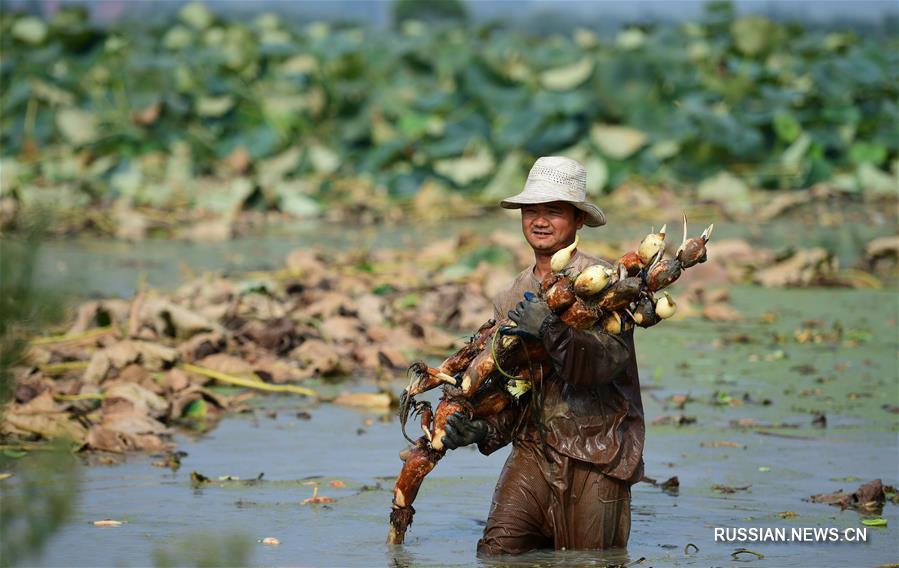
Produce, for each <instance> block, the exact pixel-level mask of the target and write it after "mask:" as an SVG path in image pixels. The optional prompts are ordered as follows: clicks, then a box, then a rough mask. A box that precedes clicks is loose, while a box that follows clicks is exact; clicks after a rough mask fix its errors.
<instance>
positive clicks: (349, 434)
mask: <svg viewBox="0 0 899 568" xmlns="http://www.w3.org/2000/svg"><path fill="white" fill-rule="evenodd" d="M734 303H735V305H736V306H737V307H738V308H740V309H741V310H743V311H744V313H745V314H746V315H747V319H746V321H744V322H741V323H737V324H727V325H724V324H713V323H708V322H702V321H697V320H688V321H684V322H666V325H664V326H660V327H657V328H655V329H654V330H653V331H652V332H651V333H648V332H642V333H640V334H639V335H638V350H639V359H640V364H641V376H642V379H643V382H644V385H645V390H644V402H645V404H646V414H647V419H648V421H652V420H654V419H656V418H658V417H660V416H663V415H666V414H672V415H675V414H678V413H684V414H686V415H689V416H694V417H695V418H696V420H697V421H696V423H695V424H692V425H685V426H679V427H678V426H652V425H651V426H649V428H648V432H647V447H646V452H645V458H646V473H647V475H648V476H650V477H654V478H656V479H659V480H663V479H667V478H668V477H670V476H673V475H676V476H678V477H679V479H680V484H681V485H680V491H679V494H678V495H676V496H675V495H669V494H666V493H664V492H662V491H661V490H659V489H657V488H655V487H653V486H651V485H649V484H646V483H641V484H638V485H636V486H635V487H634V489H633V528H632V534H631V540H630V546H629V548H628V550H627V551H626V552H623V551H614V552H604V553H594V552H545V553H537V554H531V555H527V556H526V557H525V558H522V559H520V560H521V561H522V562H528V563H531V562H536V563H539V564H541V565H599V566H602V565H606V564H609V563H615V562H619V563H620V562H625V561H633V560H637V559H639V558H641V557H646V558H647V560H646V561H645V562H644V563H643V564H642V565H647V566H672V565H673V566H710V565H715V566H721V565H743V564H745V563H752V564H757V565H767V566H811V565H815V566H840V567H842V566H873V565H877V564H881V563H887V562H895V561H896V560H897V547H896V542H899V540H897V527H899V514H897V513H899V507H897V506H896V505H892V504H887V506H886V507H885V510H884V512H883V515H882V516H883V518H885V519H887V521H888V523H889V525H888V527H887V528H868V530H867V538H868V541H867V542H865V543H850V542H839V543H796V542H792V543H752V542H730V543H728V542H719V543H716V542H714V528H715V527H729V528H733V527H746V528H749V527H783V528H786V529H787V532H788V534H789V533H790V530H791V529H792V528H794V527H797V528H801V527H828V528H829V527H836V528H838V529H840V530H841V531H842V530H843V529H846V528H850V527H862V526H863V525H862V523H861V520H862V518H863V517H861V516H860V515H859V514H858V513H856V512H854V511H850V510H847V511H840V510H839V509H838V508H835V507H829V506H826V505H820V504H812V503H808V502H806V501H805V500H804V499H806V498H807V497H809V496H810V495H812V494H816V493H822V492H827V491H835V490H837V489H839V488H845V489H848V490H854V489H855V488H856V487H857V486H858V485H860V484H861V483H863V482H865V481H869V480H871V479H875V478H878V477H879V478H882V479H883V480H884V482H885V483H890V484H895V483H896V481H897V465H896V464H897V458H899V454H897V438H896V432H897V426H896V415H895V414H891V413H889V412H887V411H886V410H885V409H883V408H882V406H883V405H884V404H887V403H889V404H896V403H897V402H899V401H897V400H896V395H897V363H896V353H897V343H896V335H895V325H896V317H897V313H896V302H895V299H894V296H893V295H892V294H891V293H888V292H871V291H865V292H857V291H804V290H797V291H764V290H759V289H756V288H751V287H743V288H737V289H736V290H735V292H734ZM872 306H877V307H878V309H877V310H872V309H871V307H872ZM763 311H771V312H774V313H777V314H778V319H777V321H775V322H774V323H761V322H760V321H759V319H758V316H760V315H761V314H762V312H763ZM809 319H818V320H821V321H822V322H823V324H822V325H823V326H824V328H825V329H826V328H827V327H829V326H830V325H832V324H833V322H834V321H839V322H840V323H841V324H842V326H843V328H844V338H845V337H851V338H854V339H852V340H851V341H852V342H850V343H846V344H843V343H837V344H835V343H831V342H823V343H818V344H816V343H798V342H796V341H795V340H793V339H791V338H792V333H793V330H795V329H796V328H798V327H800V326H802V325H803V321H806V320H809ZM777 334H780V335H783V336H786V337H787V338H786V339H783V340H780V341H778V340H776V339H775V337H776V335H777ZM738 336H745V337H738ZM721 337H730V338H731V339H734V340H736V341H738V342H735V343H729V344H726V345H722V344H721V343H720V338H721ZM716 338H717V339H719V342H716V341H715V340H716ZM843 341H846V339H844V340H843ZM355 388H362V389H364V388H366V385H357V386H356V387H355ZM396 388H397V389H399V388H400V384H399V383H397V384H396ZM716 393H718V394H716ZM720 393H725V394H720ZM744 393H748V398H749V401H743V397H744ZM672 394H689V395H690V396H691V397H692V399H695V401H694V402H688V403H687V404H686V406H685V408H683V409H682V410H679V409H674V408H671V407H669V406H670V405H669V403H666V402H665V400H666V399H667V398H668V397H669V396H670V395H672ZM726 397H730V399H727V398H726ZM713 399H714V400H715V401H716V402H722V401H726V400H739V401H741V403H740V404H737V403H733V402H728V403H726V404H711V402H712V400H713ZM766 399H767V400H769V401H770V403H769V404H763V402H764V401H765V400H766ZM753 401H754V402H753ZM260 404H261V405H262V407H260V408H259V409H258V410H257V411H256V412H255V413H254V414H253V415H239V416H234V417H231V418H228V419H225V420H224V421H223V422H222V423H221V424H220V425H219V426H218V427H217V428H216V429H214V430H213V431H212V432H211V433H208V434H206V435H204V436H200V437H196V436H187V435H181V436H179V438H178V442H179V446H180V448H181V449H183V450H185V451H186V452H188V454H189V455H188V456H187V457H186V458H185V459H184V462H183V466H182V468H181V469H180V470H179V471H178V472H176V473H172V472H170V471H169V470H166V469H160V468H155V467H152V466H151V465H150V463H151V461H152V459H151V458H141V457H134V458H130V459H129V460H128V461H127V462H126V463H125V464H123V465H118V466H105V467H104V466H94V467H89V468H85V470H84V472H83V474H84V483H83V485H82V490H81V494H80V504H79V507H78V509H77V512H76V514H75V515H74V517H73V518H72V519H71V520H70V521H69V522H68V523H67V525H66V526H65V527H64V529H63V530H62V532H61V533H60V534H59V535H58V536H57V537H55V538H54V540H53V541H52V542H51V544H50V546H49V547H48V549H47V550H46V553H45V554H44V556H43V557H42V558H41V559H40V562H39V563H40V564H43V565H53V566H62V565H67V566H76V565H77V566H141V565H146V564H148V563H151V562H152V561H153V558H154V554H156V553H158V552H159V550H166V549H167V548H166V547H169V548H172V549H173V550H175V551H178V550H179V548H178V547H179V546H181V547H183V546H185V545H183V544H179V543H180V542H182V539H183V538H185V537H187V538H188V540H189V541H190V542H193V543H196V544H194V545H192V546H203V543H204V542H205V540H204V539H205V538H207V537H208V536H209V535H229V534H232V533H234V534H240V535H243V536H244V537H246V538H247V540H248V541H249V545H248V546H249V550H248V554H249V555H250V556H249V557H250V559H251V562H252V563H254V564H261V565H277V566H283V565H302V566H307V565H308V566H372V565H392V566H429V565H435V566H437V565H439V566H450V565H471V564H474V563H480V564H484V565H492V564H493V562H492V561H487V560H478V559H477V558H476V556H475V545H476V542H477V539H478V538H479V536H480V532H481V530H482V528H483V522H484V519H485V518H486V514H487V510H488V507H489V503H490V496H491V493H492V490H493V485H494V483H495V481H496V478H497V475H498V473H499V470H500V468H501V466H502V463H503V460H504V459H505V457H506V455H507V451H501V452H498V453H497V454H495V455H493V456H490V457H486V458H485V457H483V456H481V455H480V454H478V453H477V452H475V451H472V450H469V449H463V450H460V451H456V452H453V453H452V454H451V455H450V456H448V457H447V458H446V459H445V460H444V461H443V462H441V463H440V464H439V466H438V467H437V469H436V470H435V471H434V472H433V473H432V474H431V475H430V476H429V478H428V479H427V480H426V481H425V485H424V486H423V488H422V491H421V493H420V495H419V498H418V500H417V502H416V507H417V509H418V513H417V515H416V517H415V523H414V524H413V526H412V528H411V530H410V533H409V537H408V541H407V544H406V545H405V546H403V547H397V548H391V547H388V546H386V545H385V544H384V542H383V541H384V537H385V535H386V526H387V525H386V516H387V513H388V511H389V507H390V498H391V493H390V487H391V479H390V477H391V476H394V475H396V473H397V472H398V471H399V468H400V461H399V459H398V458H397V452H398V450H399V449H401V448H402V447H403V439H402V437H401V435H400V432H399V426H398V424H397V422H396V420H395V419H393V418H392V417H386V416H379V415H378V414H373V413H368V412H360V411H355V410H350V409H346V408H341V407H336V406H333V405H319V406H312V407H309V406H307V405H306V403H305V402H304V401H303V399H301V398H294V397H268V398H265V399H264V400H262V401H261V403H260ZM272 410H274V411H275V412H276V416H274V417H272V416H271V415H270V414H269V411H272ZM303 410H306V411H308V412H309V413H310V414H311V419H309V420H306V419H303V418H300V417H298V416H297V413H298V412H299V411H303ZM814 411H822V412H824V413H825V414H826V416H827V427H826V428H818V427H814V426H813V425H812V418H813V416H812V412H814ZM741 418H744V419H746V418H751V419H754V420H755V421H757V422H758V423H769V424H771V425H772V426H768V427H763V428H750V429H746V428H742V429H741V428H735V427H733V426H732V425H731V421H732V420H738V419H741ZM784 424H786V427H780V426H783V425H784ZM762 432H764V433H765V434H763V433H762ZM720 442H727V443H728V444H726V445H721V444H720ZM734 445H735V446H736V447H731V446H734ZM716 446H718V447H716ZM192 470H195V471H198V472H201V473H203V474H204V475H206V476H209V477H212V478H217V477H218V476H223V475H232V476H239V477H241V478H242V479H250V478H255V477H256V476H258V474H260V473H264V476H263V480H262V481H261V482H259V483H256V484H252V485H242V484H238V483H227V482H225V483H213V484H210V485H208V486H204V487H202V488H194V487H192V485H191V482H190V472H191V471H192ZM309 480H318V481H319V482H320V485H321V494H323V495H326V496H329V497H333V498H335V499H337V501H336V502H335V503H333V504H329V505H314V506H313V505H302V504H301V501H302V500H303V499H305V498H306V497H309V496H310V495H311V487H310V486H307V485H304V484H303V483H304V482H306V481H309ZM331 480H340V481H343V482H345V483H346V487H344V488H333V487H330V486H329V483H330V481H331ZM713 485H726V486H731V487H744V488H745V487H747V486H748V488H746V489H742V490H738V491H736V492H735V493H731V494H725V493H720V492H718V491H715V490H713V489H712V487H713ZM784 512H793V513H795V514H796V516H795V517H793V518H788V519H784V518H781V517H780V516H779V515H778V513H784ZM101 518H114V519H120V520H127V521H128V523H127V524H126V525H124V526H122V527H117V528H102V529H101V528H96V527H93V526H92V525H90V524H89V522H90V521H93V520H97V519H101ZM267 536H274V537H277V538H278V539H280V541H281V545H280V546H274V547H272V546H265V545H262V544H260V543H258V542H256V541H257V540H259V539H262V538H264V537H267ZM687 543H693V544H695V545H696V546H697V547H699V551H698V552H696V551H694V550H693V549H692V548H691V549H690V553H689V554H684V546H685V545H686V544H687ZM742 546H745V547H748V548H750V549H752V550H754V551H756V552H759V553H761V554H764V555H765V559H763V560H758V559H754V557H752V556H746V555H741V556H740V557H738V558H739V561H735V560H733V559H732V558H731V553H732V552H733V551H734V550H735V549H736V548H738V547H742ZM189 552H190V551H189V550H184V549H181V550H180V552H177V554H181V555H187V554H189ZM503 565H505V564H503Z"/></svg>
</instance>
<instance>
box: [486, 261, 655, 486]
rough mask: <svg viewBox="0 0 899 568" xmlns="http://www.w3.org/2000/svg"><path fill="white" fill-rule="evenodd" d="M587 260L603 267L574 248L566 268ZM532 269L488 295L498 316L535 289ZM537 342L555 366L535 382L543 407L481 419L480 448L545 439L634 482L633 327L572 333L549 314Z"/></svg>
mask: <svg viewBox="0 0 899 568" xmlns="http://www.w3.org/2000/svg"><path fill="white" fill-rule="evenodd" d="M593 264H602V265H604V266H609V264H608V263H606V262H604V261H601V260H599V259H596V258H593V257H590V256H587V255H585V254H583V253H581V252H579V251H578V252H577V253H576V255H575V256H574V258H572V260H571V263H570V264H569V266H573V267H574V268H575V270H577V271H580V270H583V269H584V268H586V267H587V266H590V265H593ZM533 269H534V266H533V265H532V266H530V267H528V268H526V269H525V270H524V271H522V272H521V274H519V275H518V277H517V278H516V279H515V281H514V282H513V283H512V285H511V286H510V287H509V288H508V289H507V290H505V291H504V292H501V293H500V294H498V295H497V297H496V298H495V299H494V308H495V311H496V314H495V315H496V318H497V319H498V320H501V319H505V318H506V317H507V314H508V312H509V310H511V309H512V308H514V307H515V305H516V304H517V303H518V302H519V301H521V300H522V298H523V295H524V292H526V291H530V292H534V293H536V292H537V289H538V286H539V281H538V280H537V278H536V276H534V273H533ZM542 341H543V345H544V347H545V348H546V350H547V352H548V353H549V356H550V359H551V360H552V363H553V365H552V366H553V369H554V372H553V373H552V374H550V375H547V376H546V377H544V380H543V384H542V385H541V389H540V390H541V393H540V396H541V399H542V405H526V404H517V405H512V406H510V407H509V408H508V409H507V410H506V411H504V412H502V413H500V414H498V415H495V416H492V417H490V418H489V419H487V424H488V435H487V437H486V438H485V439H484V440H483V441H482V442H481V443H480V444H479V445H478V447H479V449H480V450H481V452H482V453H484V454H490V453H492V452H494V451H496V450H497V449H499V448H501V447H502V446H505V445H506V444H508V443H509V442H510V441H514V442H515V443H516V445H517V444H518V443H519V442H521V441H524V440H528V441H534V442H537V443H540V444H543V443H544V442H545V443H546V444H548V445H549V446H551V447H552V448H553V449H555V450H556V451H558V452H559V453H561V454H563V455H566V456H569V457H571V458H574V459H577V460H581V461H584V462H588V463H593V464H596V465H597V466H599V468H600V470H601V471H602V472H603V473H604V474H606V475H608V476H610V477H614V478H617V479H620V480H622V481H627V482H629V483H636V482H637V481H639V479H640V478H641V477H642V475H643V439H644V433H645V423H644V420H643V402H642V400H641V398H640V379H639V377H638V376H637V361H636V357H635V354H634V338H633V331H630V332H626V333H624V334H621V335H611V334H608V333H605V332H603V331H600V330H598V329H593V330H587V331H578V330H575V329H572V328H570V327H568V326H567V325H565V324H564V323H562V322H561V321H560V320H559V319H558V318H557V317H555V316H550V318H549V319H548V320H547V321H546V322H545V323H544V325H543V337H542ZM541 406H542V408H541ZM535 409H539V410H535ZM535 413H536V414H538V415H539V416H536V415H535ZM538 423H539V425H538ZM540 425H542V427H541V426H540ZM541 429H542V430H543V432H542V433H541V432H540V430H541Z"/></svg>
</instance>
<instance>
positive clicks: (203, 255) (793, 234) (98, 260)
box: [6, 213, 895, 297]
mask: <svg viewBox="0 0 899 568" xmlns="http://www.w3.org/2000/svg"><path fill="white" fill-rule="evenodd" d="M668 221H669V223H668V226H669V227H672V229H671V231H672V232H671V234H672V235H673V238H678V239H679V238H680V231H681V229H680V228H679V227H680V226H679V225H678V223H680V220H678V219H675V218H671V219H669V220H668ZM710 221H711V219H701V218H699V219H694V220H692V221H691V225H690V227H691V230H690V233H691V234H692V235H696V234H698V233H699V232H700V231H701V230H702V229H703V228H704V227H705V226H706V225H707V224H708V223H709V222H710ZM447 227H451V229H447ZM648 228H649V227H647V223H646V222H643V221H625V220H618V219H616V220H615V222H614V223H612V224H610V225H608V226H605V227H603V228H602V229H600V230H594V231H584V232H583V233H582V238H583V239H584V242H585V243H587V244H588V245H589V243H590V242H593V241H599V240H612V241H617V240H622V241H632V240H634V239H635V238H638V236H639V235H643V234H645V233H646V231H647V229H648ZM496 229H500V230H503V231H508V232H510V233H513V234H514V233H517V232H518V231H520V228H519V221H518V219H517V218H516V217H515V215H514V213H513V214H512V215H496V216H491V217H486V218H478V219H467V220H460V221H454V222H452V223H451V224H450V223H426V224H423V225H421V226H409V225H402V226H394V227H359V228H354V230H352V231H347V229H346V226H345V225H344V224H340V223H325V222H320V221H303V222H297V223H296V224H292V225H282V226H274V227H271V228H269V229H268V230H267V231H266V233H265V234H264V235H254V236H247V237H241V238H238V239H234V240H232V241H227V242H222V243H189V242H178V241H162V240H147V241H141V242H137V243H127V242H121V241H115V240H110V239H95V238H90V237H84V238H78V239H71V240H56V241H50V242H47V243H45V244H44V245H43V246H42V248H41V251H40V257H39V266H38V274H39V277H40V279H41V281H43V282H46V283H48V284H50V285H51V286H55V287H57V288H60V289H63V290H65V291H66V292H68V293H74V294H77V295H79V296H82V297H84V296H98V297H107V296H110V295H113V296H121V297H131V296H132V295H133V294H134V291H135V290H136V288H137V286H138V283H139V281H140V278H141V277H145V278H146V280H147V284H148V285H150V286H153V287H161V288H171V287H173V286H175V285H177V284H178V283H179V282H181V281H182V280H184V278H186V277H187V276H189V275H190V274H197V273H202V272H204V271H207V270H214V271H220V272H226V273H237V272H246V271H250V270H264V269H270V268H274V267H279V266H281V265H282V264H283V261H284V258H285V257H286V256H287V254H288V253H289V252H290V251H292V250H294V249H296V248H300V247H310V246H312V247H321V248H324V249H336V250H345V249H355V250H376V249H379V248H391V247H411V248H420V247H422V246H424V245H425V244H427V243H430V242H433V241H436V240H439V239H441V238H446V237H448V236H451V234H452V233H453V232H456V231H471V232H474V233H480V234H490V232H492V231H493V230H496ZM894 233H895V226H894V224H891V223H889V222H885V221H879V222H875V221H873V220H871V219H870V218H869V217H865V222H859V223H852V224H844V225H841V226H839V227H837V228H835V227H825V226H820V225H815V224H803V223H802V222H799V221H797V220H792V219H777V220H774V221H771V222H767V223H760V224H757V225H742V224H732V223H727V222H721V221H720V220H716V224H715V231H714V238H715V239H716V240H717V239H729V238H743V239H747V240H749V241H750V242H751V243H753V244H758V245H760V246H763V247H766V248H771V249H774V250H777V251H780V250H785V249H788V248H795V247H802V246H812V245H814V246H822V247H825V248H826V249H827V250H829V251H831V252H832V253H833V254H834V255H835V256H836V257H837V258H838V260H839V262H840V265H841V266H853V265H854V264H855V263H856V262H858V259H859V256H860V254H861V252H862V251H863V250H864V246H865V244H866V243H867V242H868V241H870V240H871V239H873V238H875V237H880V236H884V235H890V234H894ZM6 246H13V245H11V244H9V245H6Z"/></svg>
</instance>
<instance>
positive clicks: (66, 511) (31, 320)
mask: <svg viewBox="0 0 899 568" xmlns="http://www.w3.org/2000/svg"><path fill="white" fill-rule="evenodd" d="M45 224H46V218H41V217H38V218H37V220H35V219H31V220H28V221H26V222H25V230H24V231H23V233H22V234H21V235H20V237H21V239H19V240H18V241H17V242H11V240H10V239H4V241H3V242H2V243H0V413H2V412H3V408H4V407H5V404H6V402H7V401H8V400H9V399H10V397H11V396H12V392H13V388H14V377H13V374H12V367H13V366H14V365H17V364H20V363H21V358H22V356H23V354H24V352H25V349H26V347H27V345H28V338H29V337H30V336H31V335H33V334H34V333H35V332H36V330H37V329H39V328H40V327H41V326H45V325H47V324H48V323H50V322H51V321H54V320H57V319H59V317H60V303H59V301H58V298H55V297H52V296H49V295H47V294H44V293H42V292H40V290H39V287H38V286H37V285H36V284H37V283H36V280H35V277H34V276H35V275H34V267H35V261H36V256H37V250H38V246H39V240H40V236H41V234H42V233H43V230H44V227H45ZM2 441H3V442H4V446H3V450H2V451H0V473H8V474H12V476H11V477H7V478H6V479H2V480H0V503H2V506H0V566H9V565H14V564H18V563H20V562H21V561H22V560H24V559H27V558H29V557H33V556H35V555H36V554H38V553H39V551H40V550H41V548H42V546H43V545H44V543H46V542H47V540H48V539H49V538H50V537H51V536H52V535H53V534H54V533H55V532H56V531H57V530H58V529H59V528H60V526H61V525H62V523H63V522H64V521H65V520H66V518H67V517H68V516H69V515H70V513H71V512H72V509H73V507H74V503H75V491H76V490H77V488H78V483H79V481H78V475H77V471H76V469H75V467H74V466H75V464H74V459H73V457H72V455H71V454H70V453H69V451H68V449H69V447H70V444H67V443H66V442H65V441H61V442H59V443H57V444H53V445H47V446H42V447H40V448H39V451H35V452H27V451H22V450H21V449H20V448H17V447H16V446H7V445H5V440H2Z"/></svg>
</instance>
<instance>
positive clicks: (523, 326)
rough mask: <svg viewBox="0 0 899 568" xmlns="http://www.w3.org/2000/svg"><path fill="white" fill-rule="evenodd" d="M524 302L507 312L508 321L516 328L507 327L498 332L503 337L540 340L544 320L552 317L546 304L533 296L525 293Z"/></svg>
mask: <svg viewBox="0 0 899 568" xmlns="http://www.w3.org/2000/svg"><path fill="white" fill-rule="evenodd" d="M524 298H525V299H524V300H522V301H521V302H518V305H517V306H515V308H514V309H513V310H512V311H511V312H509V319H511V320H512V321H514V322H515V323H516V324H518V325H517V326H516V327H512V326H507V327H503V328H501V329H500V330H499V332H500V333H501V334H503V335H519V336H522V337H528V338H530V339H540V328H541V327H542V326H543V322H544V321H546V318H547V317H549V316H550V315H552V311H550V309H549V306H547V305H546V302H545V301H543V300H540V299H538V298H537V296H535V295H534V294H531V293H530V292H525V294H524Z"/></svg>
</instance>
